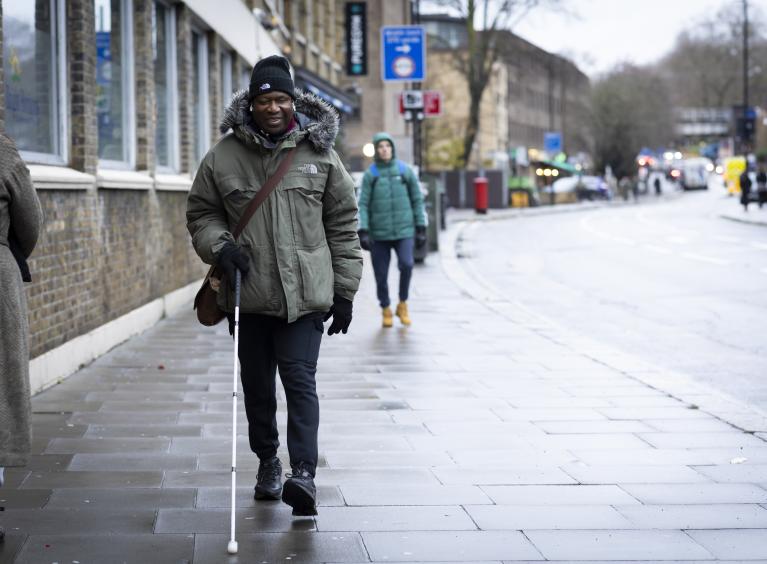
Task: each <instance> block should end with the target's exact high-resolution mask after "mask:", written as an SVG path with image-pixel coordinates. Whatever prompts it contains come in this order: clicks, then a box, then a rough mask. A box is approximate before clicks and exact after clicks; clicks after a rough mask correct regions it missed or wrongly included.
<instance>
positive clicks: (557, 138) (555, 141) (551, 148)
mask: <svg viewBox="0 0 767 564" xmlns="http://www.w3.org/2000/svg"><path fill="white" fill-rule="evenodd" d="M543 150H544V151H546V152H547V153H559V152H560V151H562V134H561V133H560V132H559V131H547V132H546V133H544V134H543Z"/></svg>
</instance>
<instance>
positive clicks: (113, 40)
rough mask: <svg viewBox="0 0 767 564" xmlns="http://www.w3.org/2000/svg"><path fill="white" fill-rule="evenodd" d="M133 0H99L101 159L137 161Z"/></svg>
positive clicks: (115, 162)
mask: <svg viewBox="0 0 767 564" xmlns="http://www.w3.org/2000/svg"><path fill="white" fill-rule="evenodd" d="M132 3H133V2H132V0H96V14H95V15H96V115H97V119H98V132H99V159H101V160H102V162H103V163H105V164H107V165H109V166H113V165H116V166H124V167H129V168H133V166H134V163H135V156H134V155H135V151H134V144H135V141H134V140H135V134H134V119H133V116H134V115H135V111H134V107H135V106H134V100H133V82H134V81H133V72H132V69H133V45H132V41H131V40H132V37H133V33H132V32H131V30H132V27H133V26H132V21H131V19H132V14H133V7H132Z"/></svg>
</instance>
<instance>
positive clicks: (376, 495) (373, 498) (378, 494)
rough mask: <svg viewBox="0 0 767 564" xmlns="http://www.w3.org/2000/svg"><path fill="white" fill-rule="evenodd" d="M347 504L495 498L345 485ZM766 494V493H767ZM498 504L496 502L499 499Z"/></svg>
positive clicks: (474, 490)
mask: <svg viewBox="0 0 767 564" xmlns="http://www.w3.org/2000/svg"><path fill="white" fill-rule="evenodd" d="M341 493H342V494H343V499H344V500H345V502H346V505H351V506H354V505H360V506H366V505H377V506H381V505H412V506H425V505H468V504H471V505H478V504H489V503H492V502H493V501H492V500H491V499H490V497H489V496H488V495H487V494H486V493H483V491H482V489H481V488H479V487H477V486H442V485H435V486H433V485H420V486H399V485H394V486H389V487H380V486H375V485H365V486H342V487H341ZM765 493H767V492H765ZM496 503H497V502H496Z"/></svg>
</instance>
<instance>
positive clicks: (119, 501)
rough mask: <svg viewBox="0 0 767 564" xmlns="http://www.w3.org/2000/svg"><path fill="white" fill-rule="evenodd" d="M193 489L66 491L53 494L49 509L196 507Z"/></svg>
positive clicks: (70, 489) (84, 489)
mask: <svg viewBox="0 0 767 564" xmlns="http://www.w3.org/2000/svg"><path fill="white" fill-rule="evenodd" d="M195 494H196V492H195V490H194V489H168V488H162V489H160V488H130V489H127V488H111V489H110V488H100V489H96V488H66V489H57V490H54V491H53V493H52V495H51V496H50V499H49V501H48V503H47V504H46V506H45V507H46V509H47V508H56V509H60V508H61V509H63V508H89V509H106V510H113V509H118V508H119V509H120V510H121V511H124V510H141V509H149V508H155V509H159V508H161V507H163V508H184V507H194V503H195Z"/></svg>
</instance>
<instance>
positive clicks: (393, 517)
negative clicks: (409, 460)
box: [316, 505, 477, 531]
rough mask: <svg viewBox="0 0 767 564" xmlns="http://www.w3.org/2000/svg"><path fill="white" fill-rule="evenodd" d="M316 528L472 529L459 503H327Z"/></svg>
mask: <svg viewBox="0 0 767 564" xmlns="http://www.w3.org/2000/svg"><path fill="white" fill-rule="evenodd" d="M316 521H317V530H319V531H460V530H471V531H473V530H476V529H477V525H475V524H474V522H473V521H472V518H471V517H470V516H469V515H467V513H466V511H464V510H463V508H461V507H459V506H455V505H453V506H448V505H442V506H436V505H435V506H425V507H422V506H399V507H374V506H367V507H327V508H325V509H323V510H322V512H321V513H320V515H318V516H317V517H316Z"/></svg>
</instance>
